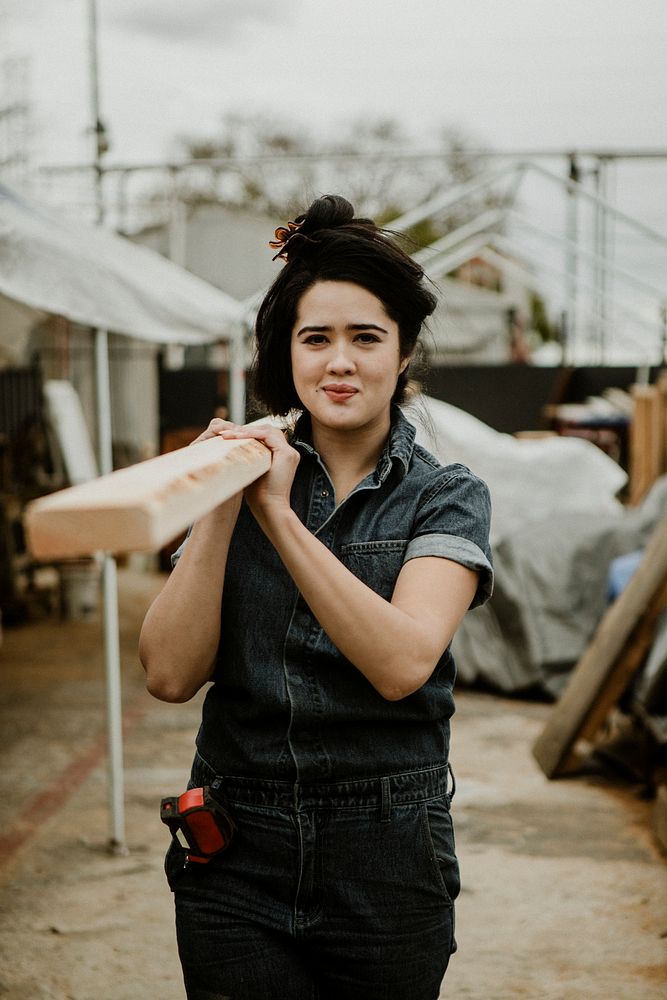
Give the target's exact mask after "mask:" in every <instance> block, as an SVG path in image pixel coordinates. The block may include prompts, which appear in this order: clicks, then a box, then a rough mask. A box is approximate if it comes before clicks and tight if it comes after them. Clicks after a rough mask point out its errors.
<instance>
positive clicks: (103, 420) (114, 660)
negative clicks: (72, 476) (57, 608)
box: [95, 330, 127, 854]
mask: <svg viewBox="0 0 667 1000" xmlns="http://www.w3.org/2000/svg"><path fill="white" fill-rule="evenodd" d="M95 388H96V396H97V440H98V452H99V465H100V473H101V475H103V476H104V475H106V474H107V473H109V472H112V471H113V457H112V450H111V441H112V436H111V391H110V379H109V344H108V337H107V331H106V330H96V331H95ZM103 559H104V562H103V570H102V594H103V602H104V616H103V617H104V668H105V678H106V706H107V746H108V774H109V782H108V783H109V807H110V816H111V830H110V837H109V850H110V851H112V852H113V853H114V854H126V853H127V847H126V844H125V808H124V789H123V723H122V718H123V716H122V711H123V710H122V699H121V685H120V642H119V638H118V636H119V628H118V579H117V574H116V560H115V559H114V557H113V556H112V555H110V554H109V553H108V552H105V553H104V556H103Z"/></svg>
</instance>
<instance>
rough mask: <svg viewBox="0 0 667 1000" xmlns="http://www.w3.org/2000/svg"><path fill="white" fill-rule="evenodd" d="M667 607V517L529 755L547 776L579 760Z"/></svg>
mask: <svg viewBox="0 0 667 1000" xmlns="http://www.w3.org/2000/svg"><path fill="white" fill-rule="evenodd" d="M665 607H667V516H665V517H664V518H663V519H662V521H660V523H659V524H658V526H657V528H656V529H655V531H654V532H653V535H652V536H651V539H650V541H649V543H648V545H647V547H646V551H645V552H644V556H643V558H642V561H641V563H640V564H639V567H638V568H637V570H636V571H635V573H634V575H633V576H632V579H631V580H630V582H629V583H628V585H627V586H626V588H625V590H624V591H623V593H622V594H620V596H619V597H618V598H617V599H616V600H615V601H614V603H613V604H612V605H611V606H610V607H609V608H608V610H607V612H606V614H605V615H604V617H603V618H602V621H601V622H600V624H599V626H598V628H597V630H596V632H595V635H594V636H593V638H592V640H591V642H590V644H589V646H588V648H587V649H586V650H585V652H584V654H583V656H582V657H581V659H580V660H579V663H578V664H577V666H576V667H575V669H574V670H573V672H572V674H571V676H570V679H569V682H568V685H567V687H566V689H565V691H564V692H563V694H562V696H561V698H560V700H559V701H558V702H557V704H556V705H555V706H554V708H553V709H552V711H551V714H550V716H549V719H548V721H547V725H546V726H545V728H544V730H543V731H542V733H541V734H540V736H539V738H538V739H537V741H536V742H535V745H534V746H533V754H534V756H535V758H536V760H537V762H538V764H539V765H540V767H541V768H542V770H543V771H544V773H545V774H546V775H547V777H548V778H553V777H554V776H555V775H557V774H559V773H563V772H565V771H567V770H572V769H573V768H574V767H575V766H577V765H578V763H579V758H578V755H577V753H576V746H575V745H576V743H577V742H578V741H579V742H580V741H582V740H592V739H593V738H594V737H595V735H596V733H597V731H598V729H599V727H600V725H601V724H602V723H603V722H604V720H605V719H606V717H607V714H608V712H609V710H610V709H611V708H612V707H613V705H614V704H615V703H616V701H617V700H618V698H620V696H621V694H622V693H623V691H624V690H625V688H626V687H627V685H628V682H629V681H630V680H631V678H632V676H633V675H634V673H635V672H636V671H637V670H638V669H639V667H640V666H641V664H642V662H643V659H644V656H645V654H646V652H647V651H648V648H649V646H650V644H651V641H652V637H653V634H654V628H655V622H656V619H657V618H658V616H659V614H660V613H661V611H662V610H664V608H665Z"/></svg>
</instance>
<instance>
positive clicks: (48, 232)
mask: <svg viewBox="0 0 667 1000" xmlns="http://www.w3.org/2000/svg"><path fill="white" fill-rule="evenodd" d="M0 295H2V296H5V297H6V298H7V299H10V300H13V301H14V302H18V303H22V304H23V305H26V306H29V307H31V308H32V309H35V310H37V311H38V312H41V313H48V314H51V315H58V316H64V317H66V318H67V319H69V320H72V321H73V322H75V323H80V324H82V325H84V326H90V327H95V328H100V329H104V330H110V331H113V332H115V333H122V334H126V335H128V336H131V337H137V338H139V339H141V340H150V341H157V342H160V343H167V342H175V343H180V344H202V343H209V342H211V341H215V340H230V339H241V338H242V335H243V334H242V327H241V320H242V309H241V306H240V304H239V303H238V302H237V301H236V300H235V299H233V298H232V297H231V296H229V295H226V294H225V293H224V292H221V291H219V290H218V289H217V288H213V286H212V285H209V284H208V283H207V282H205V281H202V280H201V278H197V277H196V276H195V275H193V274H190V272H188V271H186V270H184V269H183V268H181V267H178V266H177V265H176V264H173V263H172V262H171V261H168V260H166V259H165V258H164V257H161V256H160V255H159V254H157V253H155V252H154V251H152V250H149V249H147V248H146V247H141V246H137V245H136V244H135V243H132V242H131V241H130V240H127V239H125V238H124V237H122V236H118V235H117V234H116V233H113V232H111V231H110V230H107V229H104V228H101V227H99V228H96V227H93V226H87V225H85V224H84V223H81V222H73V221H70V220H69V219H67V218H65V217H63V216H60V215H57V214H56V213H54V212H52V211H51V210H49V209H46V208H43V207H42V206H39V205H36V204H34V203H33V202H31V201H28V200H26V199H24V198H23V197H22V196H21V195H19V194H17V193H16V192H15V191H11V190H10V189H8V188H6V187H4V186H3V185H0ZM12 330H14V332H15V327H14V325H13V324H10V325H9V327H8V332H6V333H4V334H3V331H2V328H1V327H0V339H2V338H3V337H4V336H8V335H9V336H11V335H12V333H11V331H12Z"/></svg>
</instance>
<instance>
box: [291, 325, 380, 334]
mask: <svg viewBox="0 0 667 1000" xmlns="http://www.w3.org/2000/svg"><path fill="white" fill-rule="evenodd" d="M332 329H333V328H332V327H330V326H302V327H301V329H300V330H299V331H298V332H297V337H300V336H301V334H302V333H329V331H330V330H332ZM345 329H346V330H377V332H378V333H388V332H389V331H388V330H385V328H384V327H383V326H378V325H377V323H348V325H347V326H346V327H345Z"/></svg>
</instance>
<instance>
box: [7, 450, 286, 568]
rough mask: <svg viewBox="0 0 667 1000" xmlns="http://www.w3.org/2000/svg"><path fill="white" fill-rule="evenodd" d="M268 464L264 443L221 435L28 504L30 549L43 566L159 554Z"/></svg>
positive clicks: (27, 524) (26, 526) (257, 475)
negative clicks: (101, 555)
mask: <svg viewBox="0 0 667 1000" xmlns="http://www.w3.org/2000/svg"><path fill="white" fill-rule="evenodd" d="M270 465H271V452H270V451H269V449H268V448H266V447H265V446H264V445H263V444H261V443H260V442H259V441H255V440H250V439H238V440H231V441H226V440H224V439H223V438H221V437H215V438H208V439H207V440H205V441H201V442H199V443H198V444H194V445H190V446H188V447H186V448H179V449H177V450H176V451H172V452H169V453H168V454H166V455H159V456H158V457H157V458H150V459H148V460H147V461H145V462H139V463H138V464H137V465H132V466H129V467H128V468H126V469H118V470H117V471H116V472H112V473H110V474H109V475H106V476H100V477H98V478H97V479H93V480H90V481H89V482H87V483H81V484H80V485H77V486H72V487H70V488H69V489H65V490H60V491H59V492H57V493H52V494H50V495H49V496H45V497H40V499H38V500H34V501H33V502H32V503H31V504H29V505H28V507H27V509H26V514H25V531H26V541H27V545H28V549H29V551H30V552H31V554H32V555H33V556H34V558H35V559H39V560H43V561H44V560H55V559H69V558H75V557H78V556H84V555H91V554H92V553H94V552H98V551H105V552H112V553H116V554H120V553H126V552H137V551H138V552H151V551H155V550H157V549H160V548H162V546H163V545H165V544H166V543H167V542H169V541H171V539H172V538H174V537H176V535H178V534H179V533H180V532H182V531H183V530H184V529H185V528H186V527H187V526H188V525H189V524H191V523H192V522H193V521H196V520H197V518H199V517H202V516H203V515H204V514H206V513H208V512H209V511H211V510H213V508H214V507H216V506H217V505H218V504H220V503H222V502H223V501H225V500H228V499H229V498H230V497H231V496H233V495H234V494H235V493H238V492H239V491H240V490H242V489H244V487H246V486H247V485H248V484H249V483H252V482H253V481H254V480H255V479H257V478H258V477H259V476H261V475H263V473H265V472H266V471H267V470H268V469H269V467H270Z"/></svg>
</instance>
